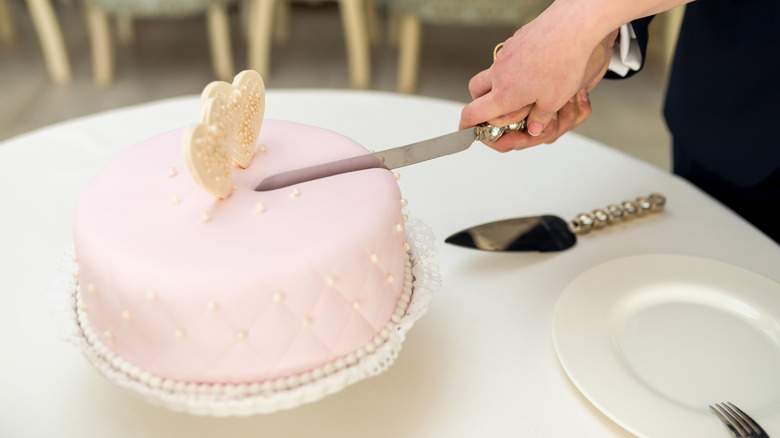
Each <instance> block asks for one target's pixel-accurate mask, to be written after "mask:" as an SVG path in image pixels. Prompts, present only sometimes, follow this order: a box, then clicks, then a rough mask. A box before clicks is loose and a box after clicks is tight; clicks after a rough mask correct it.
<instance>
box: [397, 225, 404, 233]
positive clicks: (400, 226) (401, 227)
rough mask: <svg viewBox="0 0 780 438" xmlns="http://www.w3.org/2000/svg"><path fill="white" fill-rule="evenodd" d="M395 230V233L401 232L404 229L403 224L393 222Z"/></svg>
mask: <svg viewBox="0 0 780 438" xmlns="http://www.w3.org/2000/svg"><path fill="white" fill-rule="evenodd" d="M395 231H396V233H402V232H403V231H404V226H403V225H402V224H395Z"/></svg>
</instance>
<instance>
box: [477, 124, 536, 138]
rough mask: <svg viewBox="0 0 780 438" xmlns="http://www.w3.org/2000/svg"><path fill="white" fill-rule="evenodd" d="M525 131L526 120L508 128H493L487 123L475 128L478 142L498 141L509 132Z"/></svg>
mask: <svg viewBox="0 0 780 438" xmlns="http://www.w3.org/2000/svg"><path fill="white" fill-rule="evenodd" d="M523 129H525V119H523V120H520V121H519V122H515V123H511V124H509V125H507V126H493V125H489V124H487V123H480V124H479V125H477V126H475V127H474V134H475V135H476V137H477V141H487V142H491V141H496V140H498V139H499V138H501V136H502V135H504V134H506V133H507V132H513V131H520V130H523Z"/></svg>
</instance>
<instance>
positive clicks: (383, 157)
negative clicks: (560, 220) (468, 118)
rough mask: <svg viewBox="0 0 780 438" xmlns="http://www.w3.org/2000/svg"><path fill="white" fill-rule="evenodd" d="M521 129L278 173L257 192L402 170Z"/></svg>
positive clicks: (470, 131)
mask: <svg viewBox="0 0 780 438" xmlns="http://www.w3.org/2000/svg"><path fill="white" fill-rule="evenodd" d="M521 129H525V121H521V122H518V123H515V124H512V125H509V126H506V127H496V126H491V125H488V124H485V123H483V124H480V125H477V126H475V127H473V128H467V129H463V130H460V131H456V132H452V133H449V134H445V135H442V136H439V137H434V138H431V139H428V140H423V141H419V142H416V143H412V144H408V145H406V146H399V147H396V148H392V149H387V150H384V151H379V152H372V153H369V154H364V155H358V156H355V157H350V158H345V159H342V160H336V161H331V162H327V163H322V164H317V165H315V166H309V167H302V168H299V169H294V170H290V171H287V172H281V173H277V174H274V175H271V176H268V177H266V178H265V179H263V180H262V181H260V184H258V185H257V187H255V191H257V192H264V191H269V190H275V189H279V188H282V187H287V186H291V185H294V184H299V183H302V182H306V181H311V180H315V179H320V178H326V177H329V176H333V175H339V174H342V173H347V172H354V171H358V170H365V169H373V168H383V169H388V170H389V169H398V168H399V167H404V166H408V165H410V164H416V163H420V162H423V161H427V160H431V159H433V158H438V157H443V156H445V155H450V154H454V153H457V152H461V151H464V150H466V149H468V148H469V146H471V145H472V144H473V143H474V142H475V141H496V140H498V139H499V138H500V137H501V136H502V135H503V134H505V133H506V132H510V131H519V130H521Z"/></svg>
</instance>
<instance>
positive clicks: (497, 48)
mask: <svg viewBox="0 0 780 438" xmlns="http://www.w3.org/2000/svg"><path fill="white" fill-rule="evenodd" d="M502 47H504V43H498V44H496V47H495V48H494V49H493V61H495V60H496V57H497V56H498V51H499V50H501V48H502Z"/></svg>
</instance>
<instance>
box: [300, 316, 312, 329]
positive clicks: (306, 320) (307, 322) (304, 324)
mask: <svg viewBox="0 0 780 438" xmlns="http://www.w3.org/2000/svg"><path fill="white" fill-rule="evenodd" d="M310 325H311V318H310V317H308V316H304V317H303V319H301V327H304V328H306V327H309V326H310Z"/></svg>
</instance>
